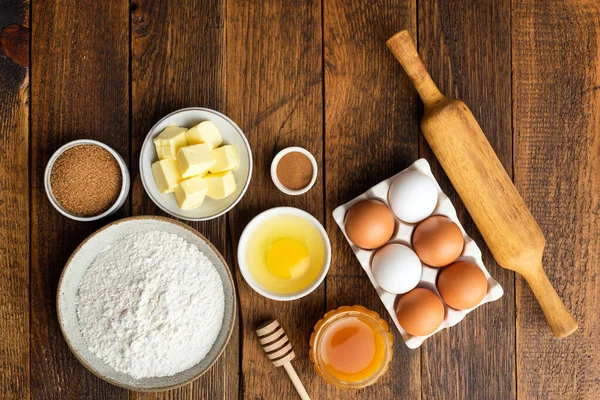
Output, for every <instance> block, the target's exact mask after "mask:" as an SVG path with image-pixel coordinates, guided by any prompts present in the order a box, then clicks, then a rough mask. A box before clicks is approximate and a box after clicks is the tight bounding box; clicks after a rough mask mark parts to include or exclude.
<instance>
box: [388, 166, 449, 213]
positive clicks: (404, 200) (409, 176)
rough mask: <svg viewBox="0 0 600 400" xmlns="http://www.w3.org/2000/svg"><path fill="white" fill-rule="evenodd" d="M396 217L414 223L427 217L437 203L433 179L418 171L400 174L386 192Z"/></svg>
mask: <svg viewBox="0 0 600 400" xmlns="http://www.w3.org/2000/svg"><path fill="white" fill-rule="evenodd" d="M388 200H389V203H390V207H391V209H392V211H393V212H394V214H395V215H396V217H398V218H399V219H400V220H402V221H404V222H408V223H410V224H414V223H417V222H420V221H422V220H424V219H425V218H427V217H429V216H430V215H431V213H433V210H435V206H436V205H437V200H438V193H437V187H436V186H435V183H434V182H433V180H431V179H430V178H429V177H428V176H427V175H425V174H423V173H422V172H418V171H409V172H405V173H403V174H400V175H399V176H398V177H397V178H396V179H395V180H394V182H392V185H391V187H390V190H389V192H388Z"/></svg>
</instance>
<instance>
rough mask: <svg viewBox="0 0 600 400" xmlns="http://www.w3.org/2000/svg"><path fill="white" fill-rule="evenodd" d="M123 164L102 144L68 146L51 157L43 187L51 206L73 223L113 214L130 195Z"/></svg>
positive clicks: (81, 142) (85, 141) (88, 142)
mask: <svg viewBox="0 0 600 400" xmlns="http://www.w3.org/2000/svg"><path fill="white" fill-rule="evenodd" d="M129 185H130V178H129V171H128V169H127V165H126V164H125V160H123V158H122V157H121V156H120V155H119V153H117V152H116V151H114V150H113V149H112V148H110V147H108V146H107V145H105V144H104V143H101V142H98V141H95V140H89V139H81V140H75V141H72V142H69V143H67V144H65V145H64V146H62V147H61V148H59V149H58V150H57V151H56V152H55V153H54V154H53V155H52V157H50V161H48V164H47V165H46V171H45V174H44V186H45V188H46V194H47V195H48V199H49V200H50V203H52V205H53V206H54V208H56V209H57V210H58V211H59V212H60V213H61V214H63V215H64V216H66V217H69V218H71V219H74V220H76V221H95V220H98V219H100V218H103V217H106V216H108V215H111V214H113V213H114V212H115V211H117V210H118V209H119V208H121V206H122V205H123V204H124V203H125V200H126V199H127V195H128V193H129Z"/></svg>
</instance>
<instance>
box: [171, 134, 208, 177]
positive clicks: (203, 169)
mask: <svg viewBox="0 0 600 400" xmlns="http://www.w3.org/2000/svg"><path fill="white" fill-rule="evenodd" d="M215 162H216V160H215V158H214V157H213V154H212V150H211V148H210V147H209V145H207V144H206V143H202V144H195V145H192V146H186V147H182V148H181V149H179V151H178V152H177V165H178V166H179V171H180V172H181V177H182V178H184V179H185V178H190V177H192V176H197V175H205V174H206V173H208V170H209V169H210V168H211V167H212V166H213V165H215Z"/></svg>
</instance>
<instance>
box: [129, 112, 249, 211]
mask: <svg viewBox="0 0 600 400" xmlns="http://www.w3.org/2000/svg"><path fill="white" fill-rule="evenodd" d="M202 121H212V122H214V123H215V125H216V126H217V128H218V129H219V132H220V133H221V137H222V138H223V144H230V145H232V146H233V147H235V149H236V150H237V152H238V156H239V159H240V165H239V167H238V168H237V169H236V170H234V171H233V176H234V178H235V182H236V188H235V191H234V192H233V193H232V194H231V195H230V196H228V197H226V198H224V199H221V200H214V199H211V198H208V197H206V198H205V199H204V203H203V204H202V205H201V206H200V207H197V208H194V209H192V210H182V209H181V208H179V206H178V204H177V199H175V194H173V193H160V192H159V191H158V188H157V187H156V183H155V182H154V176H153V175H152V164H153V163H154V162H155V161H158V155H157V154H156V148H155V146H154V138H156V137H157V136H158V135H159V134H160V133H161V132H162V131H163V129H165V128H166V127H167V126H169V125H177V126H182V127H184V128H192V127H193V126H195V125H198V124H199V123H200V122H202ZM140 175H141V179H142V184H143V185H144V189H145V190H146V193H148V196H149V197H150V199H151V200H152V201H153V202H154V204H156V205H157V206H158V207H159V208H160V209H161V210H163V211H164V212H166V213H168V214H171V215H172V216H174V217H177V218H181V219H184V220H187V221H206V220H209V219H213V218H216V217H218V216H221V215H223V214H225V213H226V212H228V211H229V210H231V209H232V208H233V207H235V205H236V204H237V203H238V202H239V201H240V200H241V199H242V197H243V196H244V194H245V193H246V190H247V189H248V185H250V179H251V178H252V150H251V149H250V144H249V143H248V139H247V138H246V135H244V132H242V130H241V129H240V127H239V126H237V125H236V124H235V122H233V121H232V120H231V119H229V118H228V117H227V116H225V115H224V114H221V113H220V112H218V111H215V110H210V109H208V108H202V107H190V108H183V109H181V110H177V111H174V112H172V113H171V114H169V115H167V116H166V117H164V118H162V119H161V120H160V121H158V122H157V123H156V124H155V125H154V126H153V127H152V129H150V132H148V135H147V136H146V139H145V140H144V144H143V145H142V151H141V152H140Z"/></svg>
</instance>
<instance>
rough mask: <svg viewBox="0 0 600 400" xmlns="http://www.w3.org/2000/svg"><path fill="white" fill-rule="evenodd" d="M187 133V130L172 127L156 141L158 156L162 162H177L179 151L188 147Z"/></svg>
mask: <svg viewBox="0 0 600 400" xmlns="http://www.w3.org/2000/svg"><path fill="white" fill-rule="evenodd" d="M186 131H187V129H186V128H182V127H180V126H176V125H170V126H167V127H166V128H165V129H164V130H163V131H162V132H161V133H160V135H158V136H157V137H156V138H155V139H154V146H156V154H158V158H159V159H160V160H165V159H170V160H175V158H176V156H177V152H178V151H179V149H180V148H181V147H184V146H187V145H188V143H187V139H186V138H185V132H186Z"/></svg>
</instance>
